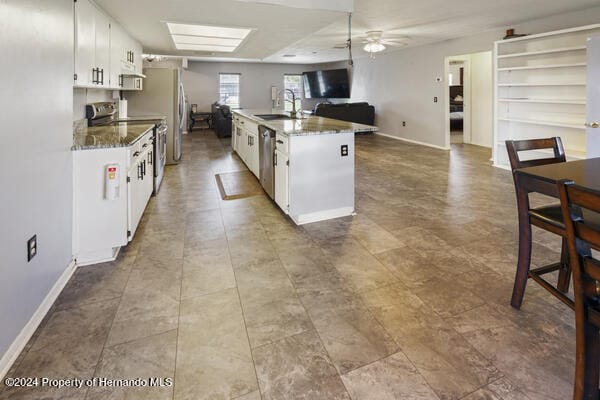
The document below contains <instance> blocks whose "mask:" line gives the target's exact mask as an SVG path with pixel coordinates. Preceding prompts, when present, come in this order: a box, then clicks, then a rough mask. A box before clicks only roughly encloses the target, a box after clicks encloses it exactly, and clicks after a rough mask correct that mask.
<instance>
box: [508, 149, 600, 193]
mask: <svg viewBox="0 0 600 400" xmlns="http://www.w3.org/2000/svg"><path fill="white" fill-rule="evenodd" d="M515 174H516V176H517V177H518V179H517V185H519V187H520V188H522V189H524V190H525V191H527V192H537V193H542V194H545V195H548V196H552V197H556V198H558V186H557V183H558V181H559V180H561V179H570V180H572V181H573V182H575V183H576V184H578V185H580V186H584V187H586V188H589V189H594V190H598V191H600V158H588V159H586V160H577V161H567V162H564V163H557V164H547V165H540V166H537V167H527V168H521V169H518V170H516V171H515Z"/></svg>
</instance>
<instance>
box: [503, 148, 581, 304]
mask: <svg viewBox="0 0 600 400" xmlns="http://www.w3.org/2000/svg"><path fill="white" fill-rule="evenodd" d="M506 150H507V151H508V158H509V160H510V166H511V169H512V172H513V181H514V183H515V191H516V195H517V211H518V217H519V256H518V262H517V271H516V273H515V283H514V286H513V293H512V298H511V305H512V306H513V307H514V308H517V309H519V308H521V304H522V303H523V295H524V294H525V287H526V285H527V279H528V278H531V279H533V280H534V281H536V282H537V283H539V284H540V285H541V286H543V287H544V288H545V289H547V290H548V291H549V292H550V293H552V294H553V295H555V296H556V297H557V298H559V299H560V300H561V301H563V302H564V303H565V304H567V305H569V306H570V307H573V302H572V301H571V300H570V299H568V298H567V297H566V296H565V295H564V293H566V292H568V291H569V281H570V279H571V273H570V269H569V263H568V255H567V254H568V253H567V249H566V241H565V224H564V222H563V220H562V214H561V210H560V205H559V204H556V205H549V206H543V207H537V208H531V207H530V205H529V192H528V191H526V190H524V189H522V188H520V186H519V184H518V182H517V179H518V175H516V174H515V170H517V169H519V168H525V167H534V166H538V165H546V164H555V163H560V162H565V161H566V157H565V150H564V148H563V145H562V142H561V140H560V138H559V137H553V138H546V139H531V140H507V141H506ZM532 150H538V151H539V150H551V151H552V155H551V156H549V157H545V158H536V159H526V160H525V159H521V157H520V154H519V153H521V152H524V151H532ZM531 225H535V226H537V227H539V228H541V229H544V230H546V231H549V232H552V233H555V234H557V235H559V236H562V237H563V241H562V248H561V259H560V261H558V262H556V263H552V264H549V265H545V266H543V267H539V268H536V269H530V265H531ZM556 270H558V271H559V274H558V282H557V283H556V285H553V284H552V283H550V282H548V281H547V280H546V279H544V278H543V275H545V274H547V273H549V272H553V271H556Z"/></svg>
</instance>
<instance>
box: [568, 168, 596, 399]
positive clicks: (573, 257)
mask: <svg viewBox="0 0 600 400" xmlns="http://www.w3.org/2000/svg"><path fill="white" fill-rule="evenodd" d="M558 191H559V195H560V204H561V209H562V214H563V220H564V222H565V228H566V229H565V230H566V235H567V247H568V250H569V266H570V267H571V270H572V272H573V297H574V298H573V300H574V302H575V326H576V361H575V385H574V386H575V388H574V395H573V399H577V400H579V399H598V382H599V374H600V370H599V366H598V364H599V363H598V359H599V358H600V338H599V332H598V328H600V305H599V304H600V302H599V301H600V261H599V260H598V259H596V258H594V257H593V254H592V251H591V249H592V248H594V249H600V226H598V225H597V224H594V223H591V222H590V221H589V213H590V212H592V213H600V192H597V191H594V190H590V189H586V188H584V187H580V186H577V185H575V184H574V183H573V182H571V181H567V180H562V181H560V182H559V183H558Z"/></svg>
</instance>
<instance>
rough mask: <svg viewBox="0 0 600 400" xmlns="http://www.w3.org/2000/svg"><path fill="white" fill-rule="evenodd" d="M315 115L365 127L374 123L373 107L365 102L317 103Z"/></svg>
mask: <svg viewBox="0 0 600 400" xmlns="http://www.w3.org/2000/svg"><path fill="white" fill-rule="evenodd" d="M315 115H318V116H319V117H327V118H334V119H341V120H342V121H348V122H356V123H359V124H366V125H373V124H374V123H375V107H373V106H372V105H369V103H366V102H364V103H342V104H330V103H319V104H317V106H316V107H315Z"/></svg>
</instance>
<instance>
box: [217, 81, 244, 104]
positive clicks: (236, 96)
mask: <svg viewBox="0 0 600 400" xmlns="http://www.w3.org/2000/svg"><path fill="white" fill-rule="evenodd" d="M219 103H221V104H225V105H228V106H229V107H231V108H240V74H223V73H220V74H219Z"/></svg>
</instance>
